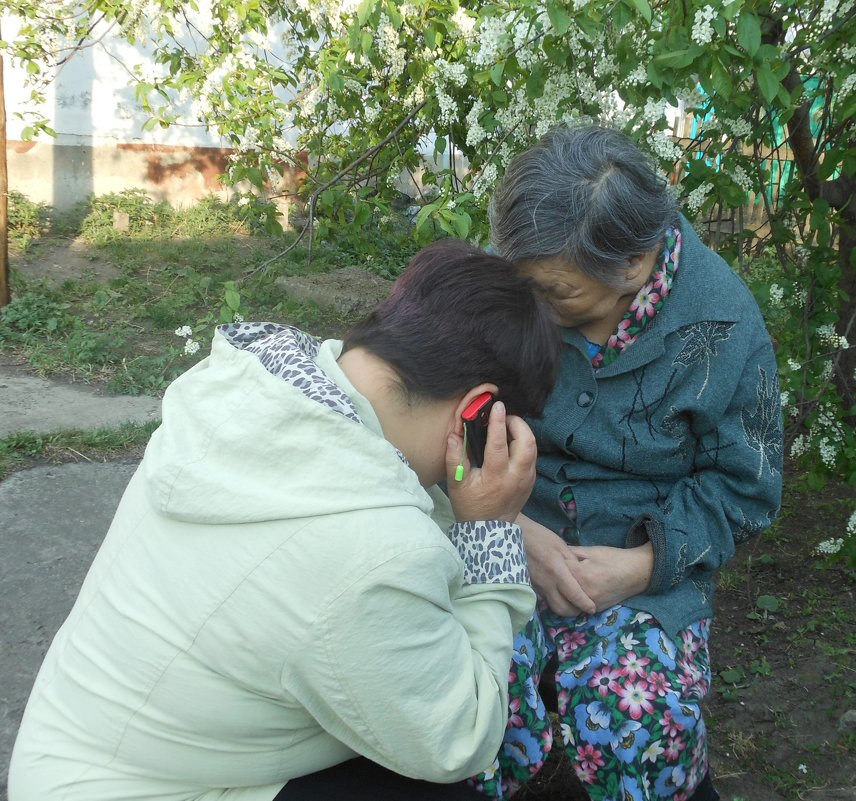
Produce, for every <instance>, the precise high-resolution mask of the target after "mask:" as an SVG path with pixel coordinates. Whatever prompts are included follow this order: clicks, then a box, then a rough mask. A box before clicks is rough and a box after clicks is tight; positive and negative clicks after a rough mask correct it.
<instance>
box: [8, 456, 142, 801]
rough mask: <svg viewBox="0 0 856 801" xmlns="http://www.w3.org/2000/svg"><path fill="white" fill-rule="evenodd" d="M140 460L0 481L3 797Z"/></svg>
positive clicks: (43, 470) (25, 473)
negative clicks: (46, 671) (61, 642)
mask: <svg viewBox="0 0 856 801" xmlns="http://www.w3.org/2000/svg"><path fill="white" fill-rule="evenodd" d="M136 468H137V463H126V462H108V463H102V464H86V463H80V464H64V465H50V466H46V467H34V468H32V469H30V470H22V471H20V472H17V473H14V474H12V475H11V476H9V477H8V478H7V479H6V480H5V481H3V482H0V677H2V679H0V788H2V789H0V798H2V799H4V801H5V799H6V778H7V775H8V767H9V759H10V757H11V755H12V745H13V744H14V742H15V734H16V732H17V730H18V724H19V723H20V720H21V715H22V714H23V712H24V706H25V705H26V703H27V698H28V697H29V694H30V689H31V687H32V684H33V681H34V679H35V677H36V673H37V672H38V669H39V666H40V665H41V663H42V659H43V658H44V655H45V653H46V651H47V649H48V646H49V645H50V643H51V640H52V639H53V637H54V634H55V633H56V632H57V630H58V629H59V627H60V625H62V622H63V621H64V620H65V618H66V616H67V615H68V612H69V610H70V609H71V607H72V604H73V603H74V599H75V598H76V597H77V593H78V590H79V589H80V585H81V583H82V582H83V578H84V576H85V575H86V572H87V570H88V569H89V565H90V564H91V563H92V559H93V558H94V556H95V553H96V551H97V550H98V547H99V546H100V544H101V541H102V539H103V538H104V535H105V534H106V533H107V529H108V528H109V526H110V521H111V520H112V519H113V513H114V512H115V511H116V507H117V506H118V504H119V499H120V498H121V497H122V493H123V492H124V490H125V486H126V485H127V483H128V481H130V479H131V476H132V475H133V473H134V471H135V470H136Z"/></svg>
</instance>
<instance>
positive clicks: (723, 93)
mask: <svg viewBox="0 0 856 801" xmlns="http://www.w3.org/2000/svg"><path fill="white" fill-rule="evenodd" d="M710 72H711V78H712V80H713V88H714V90H715V91H716V93H717V94H718V95H719V96H720V97H722V98H724V99H725V100H728V99H729V98H730V97H731V91H732V89H733V88H734V86H733V84H732V83H731V75H729V73H728V70H727V69H726V68H725V67H724V66H723V64H722V62H721V61H720V60H719V59H718V58H717V57H716V56H714V57H713V59H712V61H711V65H710Z"/></svg>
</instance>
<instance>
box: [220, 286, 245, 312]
mask: <svg viewBox="0 0 856 801" xmlns="http://www.w3.org/2000/svg"><path fill="white" fill-rule="evenodd" d="M223 299H224V300H225V301H226V305H227V306H228V307H229V308H230V309H231V310H232V311H233V312H236V311H238V309H240V308H241V296H240V295H239V294H238V292H237V291H236V290H235V289H227V290H226V292H225V294H224V295H223Z"/></svg>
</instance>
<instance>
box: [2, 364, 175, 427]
mask: <svg viewBox="0 0 856 801" xmlns="http://www.w3.org/2000/svg"><path fill="white" fill-rule="evenodd" d="M160 406H161V403H160V399H159V398H152V397H150V396H148V395H139V396H130V395H106V394H104V393H102V392H100V391H99V390H97V389H94V388H93V387H90V386H87V385H86V384H69V383H62V382H57V381H48V380H47V379H44V378H39V377H38V376H35V375H32V374H31V373H29V372H28V371H27V370H26V369H25V368H24V367H23V366H21V365H18V364H15V363H14V362H11V361H10V360H9V359H4V360H0V437H7V436H9V435H10V434H14V433H18V432H21V431H32V432H35V433H39V434H47V433H50V432H53V431H60V430H63V429H72V428H82V429H93V428H111V427H116V426H118V425H120V424H121V423H124V422H128V421H132V422H136V423H145V422H148V421H149V420H156V419H158V418H159V417H160Z"/></svg>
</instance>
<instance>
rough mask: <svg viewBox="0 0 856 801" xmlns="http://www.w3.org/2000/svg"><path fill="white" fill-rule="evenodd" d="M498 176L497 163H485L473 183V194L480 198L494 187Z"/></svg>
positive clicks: (477, 198)
mask: <svg viewBox="0 0 856 801" xmlns="http://www.w3.org/2000/svg"><path fill="white" fill-rule="evenodd" d="M496 176H497V169H496V164H494V163H493V162H490V163H489V164H485V166H484V167H483V168H482V171H481V172H480V173H479V174H478V176H477V177H476V180H475V182H474V183H473V194H474V195H475V196H476V200H480V199H481V198H482V197H483V196H484V195H486V194H487V193H488V192H489V191H490V190H491V189H492V188H493V185H494V184H495V183H496Z"/></svg>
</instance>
